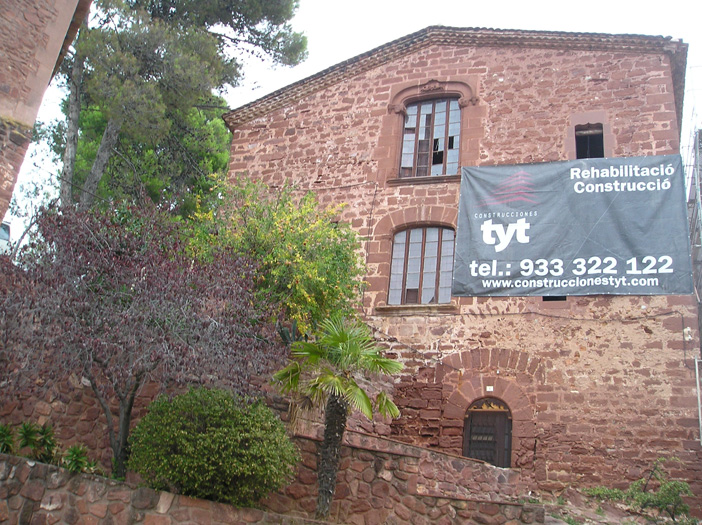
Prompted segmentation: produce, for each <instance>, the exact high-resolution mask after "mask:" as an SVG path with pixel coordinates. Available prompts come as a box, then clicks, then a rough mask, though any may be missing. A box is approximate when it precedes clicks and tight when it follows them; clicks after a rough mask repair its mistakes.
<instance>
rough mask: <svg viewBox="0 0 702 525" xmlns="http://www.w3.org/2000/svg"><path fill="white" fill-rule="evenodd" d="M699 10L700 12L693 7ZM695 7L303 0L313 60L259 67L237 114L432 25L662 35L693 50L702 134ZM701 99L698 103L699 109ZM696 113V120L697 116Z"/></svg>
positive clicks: (298, 20)
mask: <svg viewBox="0 0 702 525" xmlns="http://www.w3.org/2000/svg"><path fill="white" fill-rule="evenodd" d="M694 5H697V6H698V7H697V8H696V9H695V12H693V6H694ZM699 11H700V6H699V3H698V0H697V1H693V0H687V1H682V0H668V1H656V2H654V1H650V0H643V1H638V2H628V1H627V2H625V1H622V0H608V1H604V0H586V1H576V0H570V1H553V0H543V1H539V0H531V1H526V0H520V1H516V0H506V1H500V0H496V1H495V0H493V1H492V2H471V1H468V0H427V1H421V2H420V1H418V0H403V1H400V0H345V1H334V0H300V7H299V9H298V11H297V15H296V16H295V18H294V19H293V21H292V26H293V28H294V29H295V30H296V31H301V32H303V33H305V35H307V39H308V50H309V58H308V59H307V60H306V61H305V62H304V63H303V64H301V65H299V66H297V67H295V68H280V67H279V68H276V69H275V70H270V68H269V66H268V68H267V67H262V66H261V64H257V63H251V64H248V68H247V69H246V70H245V72H246V73H245V74H246V79H245V80H244V82H243V84H242V86H241V87H239V88H237V89H235V90H233V91H231V92H230V93H229V95H228V96H227V100H228V102H229V104H230V106H231V107H232V108H235V107H238V106H240V105H243V104H245V103H247V102H250V101H252V100H255V99H257V98H260V97H262V96H264V95H266V94H268V93H270V92H272V91H275V90H276V89H279V88H281V87H284V86H286V85H288V84H291V83H293V82H295V81H297V80H301V79H303V78H305V77H307V76H310V75H313V74H315V73H317V72H319V71H321V70H323V69H325V68H327V67H329V66H332V65H334V64H338V63H339V62H342V61H344V60H346V59H348V58H352V57H354V56H356V55H359V54H361V53H365V52H366V51H369V50H371V49H373V48H375V47H378V46H380V45H382V44H385V43H387V42H390V41H392V40H395V39H397V38H400V37H403V36H405V35H408V34H410V33H413V32H415V31H418V30H420V29H423V28H425V27H428V26H431V25H444V26H451V27H482V28H492V29H528V30H546V31H570V32H578V33H617V34H639V35H661V36H670V37H673V38H676V39H681V40H682V41H683V42H686V43H688V44H689V46H690V47H689V51H688V72H687V80H686V89H685V91H686V93H685V103H686V111H685V122H684V124H686V126H685V129H684V134H685V135H686V136H688V137H689V136H691V133H692V131H693V130H694V127H695V126H693V125H692V124H693V122H694V124H696V127H702V118H701V116H702V54H701V53H702V51H701V50H700V47H702V17H700V12H699ZM694 98H697V99H698V101H697V103H696V104H695V102H694V100H693V99H694ZM695 108H696V111H694V113H693V109H695Z"/></svg>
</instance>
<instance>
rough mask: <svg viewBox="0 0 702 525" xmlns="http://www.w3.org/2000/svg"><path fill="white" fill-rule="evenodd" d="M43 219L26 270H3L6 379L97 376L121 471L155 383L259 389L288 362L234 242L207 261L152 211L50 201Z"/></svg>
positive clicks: (26, 252) (2, 365)
mask: <svg viewBox="0 0 702 525" xmlns="http://www.w3.org/2000/svg"><path fill="white" fill-rule="evenodd" d="M37 225H38V233H37V235H36V236H35V238H34V240H33V241H32V242H30V243H28V245H27V246H26V247H25V248H24V249H23V250H22V251H21V253H20V256H19V258H18V263H19V264H18V267H14V266H12V265H11V264H10V263H9V261H8V260H7V258H5V261H4V263H3V264H2V268H0V271H1V272H2V275H3V276H4V278H2V279H0V281H2V282H0V294H1V295H0V342H1V343H2V347H0V369H1V370H0V375H2V374H5V377H2V378H0V381H6V382H8V383H7V384H9V383H10V382H12V383H15V384H16V385H21V384H22V382H23V381H25V382H28V383H32V384H36V383H37V377H38V376H40V377H42V379H43V380H44V386H50V385H51V384H52V382H55V381H61V380H63V379H65V378H67V377H68V376H69V375H70V374H72V373H77V374H79V375H81V376H82V377H83V378H85V379H87V381H89V383H90V386H91V387H92V390H93V391H94V393H95V396H96V397H97V400H98V402H99V404H100V406H101V407H102V410H103V412H104V414H105V417H106V419H107V430H108V434H109V441H110V445H111V448H112V452H113V455H114V470H113V475H114V476H117V477H121V476H124V474H125V461H126V459H127V438H128V436H129V427H130V421H131V414H132V408H133V405H134V400H135V398H136V396H137V394H138V392H139V389H140V388H141V387H142V386H143V385H144V384H145V383H146V382H148V381H152V380H153V381H158V382H160V383H161V384H163V385H166V386H168V385H177V384H207V383H213V384H218V385H222V386H228V387H229V388H230V389H232V390H234V391H235V392H237V393H239V394H242V395H247V394H254V393H255V391H254V390H255V387H254V386H253V385H252V382H251V379H252V378H255V377H257V376H262V375H265V374H268V373H269V372H270V371H271V370H273V369H275V368H277V367H280V366H281V364H282V362H283V361H284V354H285V352H284V349H283V348H282V346H281V345H280V344H279V343H278V342H277V341H276V338H275V336H274V335H273V334H269V333H268V332H267V331H266V330H267V329H268V327H269V323H267V322H266V320H267V319H269V318H270V317H269V315H270V312H268V311H267V306H266V305H265V304H260V302H259V303H258V304H257V303H256V302H255V301H254V299H253V284H254V270H255V268H254V264H253V263H252V262H251V261H250V260H248V259H246V258H245V257H242V256H241V255H239V254H236V253H233V252H231V251H230V250H227V249H226V248H222V249H219V250H218V249H215V250H213V251H208V255H207V257H199V256H198V255H197V253H194V251H193V250H192V249H190V248H189V246H188V245H187V243H186V242H185V241H184V234H183V231H182V228H181V227H180V225H179V224H178V223H177V222H174V221H173V220H172V219H171V218H170V217H168V216H167V215H166V214H164V213H162V212H159V211H157V210H156V209H152V208H120V209H118V210H112V211H107V212H105V211H97V210H96V211H88V212H80V213H79V212H74V211H68V210H64V211H60V212H59V211H57V210H55V209H44V210H42V211H41V212H40V215H39V218H38V220H37ZM259 300H260V298H259ZM47 363H48V364H49V366H45V365H46V364H47ZM254 383H255V381H254Z"/></svg>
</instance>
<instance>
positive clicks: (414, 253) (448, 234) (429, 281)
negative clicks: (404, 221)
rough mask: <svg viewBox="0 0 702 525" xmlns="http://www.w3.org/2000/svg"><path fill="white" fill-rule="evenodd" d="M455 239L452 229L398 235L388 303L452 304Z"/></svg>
mask: <svg viewBox="0 0 702 525" xmlns="http://www.w3.org/2000/svg"><path fill="white" fill-rule="evenodd" d="M454 238H455V233H454V231H453V230H452V229H450V228H440V227H436V226H432V227H426V228H414V229H411V230H405V231H402V232H399V233H397V234H396V235H395V237H394V240H393V249H392V262H391V269H390V289H389V291H388V304H415V303H422V304H430V303H447V302H450V301H451V277H452V273H453V252H454ZM403 280H404V284H403Z"/></svg>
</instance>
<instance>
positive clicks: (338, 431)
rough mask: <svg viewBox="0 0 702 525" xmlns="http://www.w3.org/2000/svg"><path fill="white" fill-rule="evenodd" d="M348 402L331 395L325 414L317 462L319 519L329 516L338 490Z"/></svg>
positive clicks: (317, 514) (317, 516) (317, 515)
mask: <svg viewBox="0 0 702 525" xmlns="http://www.w3.org/2000/svg"><path fill="white" fill-rule="evenodd" d="M348 408H349V407H348V403H347V402H346V401H345V400H344V399H343V398H342V397H339V396H336V395H333V394H332V395H330V396H329V400H328V401H327V407H326V410H325V414H324V441H322V444H321V446H320V449H319V462H318V464H317V485H318V489H319V496H318V497H317V512H316V518H317V519H325V518H326V517H327V516H329V510H330V509H331V502H332V499H333V498H334V491H335V490H336V474H337V472H338V471H339V461H340V460H341V440H342V439H343V437H344V431H345V430H346V418H347V417H348Z"/></svg>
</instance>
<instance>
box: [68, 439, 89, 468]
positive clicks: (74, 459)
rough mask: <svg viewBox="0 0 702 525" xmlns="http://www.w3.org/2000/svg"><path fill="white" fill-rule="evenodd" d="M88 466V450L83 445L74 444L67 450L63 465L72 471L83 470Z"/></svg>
mask: <svg viewBox="0 0 702 525" xmlns="http://www.w3.org/2000/svg"><path fill="white" fill-rule="evenodd" d="M87 466H88V451H87V449H86V448H85V447H84V446H83V445H73V446H72V447H69V448H68V450H67V451H66V455H65V456H64V458H63V467H64V468H65V469H66V470H69V471H71V472H83V471H85V470H86V468H87Z"/></svg>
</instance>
